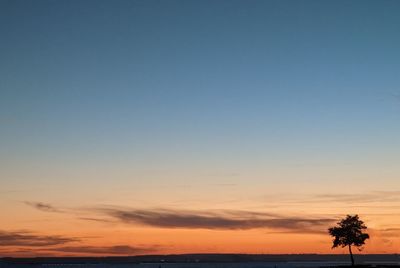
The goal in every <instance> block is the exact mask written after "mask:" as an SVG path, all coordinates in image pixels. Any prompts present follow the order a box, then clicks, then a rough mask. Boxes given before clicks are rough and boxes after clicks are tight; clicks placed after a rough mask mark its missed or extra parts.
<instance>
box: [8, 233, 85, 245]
mask: <svg viewBox="0 0 400 268" xmlns="http://www.w3.org/2000/svg"><path fill="white" fill-rule="evenodd" d="M77 241H80V240H79V239H77V238H70V237H63V236H41V235H35V234H32V233H30V232H26V231H20V232H17V231H14V232H9V231H1V230H0V246H32V247H42V246H56V245H63V244H66V243H70V242H77Z"/></svg>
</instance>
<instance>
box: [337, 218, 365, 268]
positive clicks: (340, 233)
mask: <svg viewBox="0 0 400 268" xmlns="http://www.w3.org/2000/svg"><path fill="white" fill-rule="evenodd" d="M366 229H367V226H365V224H364V222H363V221H362V220H360V219H359V218H358V215H354V216H352V215H347V216H346V218H344V219H342V220H341V221H340V222H338V223H337V226H335V227H331V228H329V234H330V235H331V236H333V246H332V248H336V247H338V246H341V247H342V248H344V247H349V253H350V258H351V266H354V258H353V252H352V251H351V246H355V247H356V248H357V249H358V250H362V248H361V246H362V245H364V244H365V240H366V239H368V238H369V235H368V234H367V233H363V230H366Z"/></svg>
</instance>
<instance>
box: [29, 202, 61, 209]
mask: <svg viewBox="0 0 400 268" xmlns="http://www.w3.org/2000/svg"><path fill="white" fill-rule="evenodd" d="M24 203H25V204H26V205H28V206H31V207H33V208H35V209H38V210H41V211H44V212H63V211H62V210H61V209H59V208H56V207H55V206H53V205H51V204H48V203H42V202H29V201H25V202H24Z"/></svg>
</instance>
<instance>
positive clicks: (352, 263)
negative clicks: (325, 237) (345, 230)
mask: <svg viewBox="0 0 400 268" xmlns="http://www.w3.org/2000/svg"><path fill="white" fill-rule="evenodd" d="M349 252H350V258H351V266H354V258H353V252H352V251H351V245H349Z"/></svg>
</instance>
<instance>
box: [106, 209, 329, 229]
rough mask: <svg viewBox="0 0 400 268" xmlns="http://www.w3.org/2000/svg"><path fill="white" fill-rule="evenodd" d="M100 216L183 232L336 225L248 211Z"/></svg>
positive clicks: (139, 212) (156, 211)
mask: <svg viewBox="0 0 400 268" xmlns="http://www.w3.org/2000/svg"><path fill="white" fill-rule="evenodd" d="M99 211H101V212H102V213H104V214H106V215H108V216H110V217H112V218H114V219H116V220H119V221H121V222H124V223H128V224H142V225H147V226H153V227H159V228H186V229H211V230H248V229H256V228H271V229H280V230H289V231H292V232H297V233H301V232H307V233H309V232H310V231H313V232H316V231H315V230H317V229H319V230H325V229H326V227H327V226H328V225H329V224H331V223H333V222H335V220H334V219H331V218H312V217H286V216H280V215H276V214H270V213H260V212H251V211H250V212H249V211H230V210H223V211H215V212H209V211H207V212H205V211H183V210H170V209H153V210H140V209H130V210H124V209H115V208H102V209H99Z"/></svg>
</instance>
